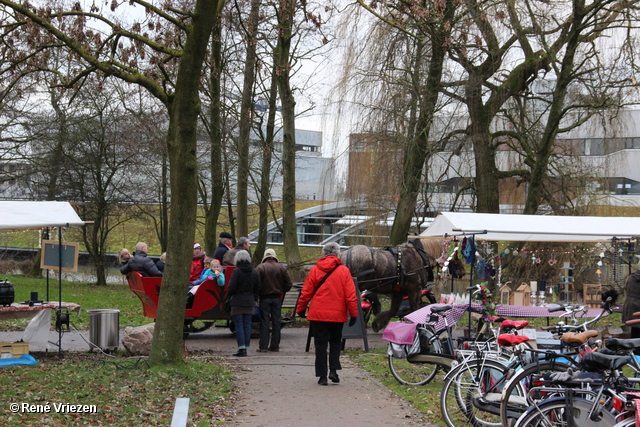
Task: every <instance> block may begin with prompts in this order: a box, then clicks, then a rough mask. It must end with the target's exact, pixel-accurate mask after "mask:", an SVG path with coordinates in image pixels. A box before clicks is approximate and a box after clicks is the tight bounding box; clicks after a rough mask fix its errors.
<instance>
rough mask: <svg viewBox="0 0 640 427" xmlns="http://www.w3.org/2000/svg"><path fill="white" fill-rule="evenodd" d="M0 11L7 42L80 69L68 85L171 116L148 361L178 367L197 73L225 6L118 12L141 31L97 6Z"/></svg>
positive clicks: (192, 196)
mask: <svg viewBox="0 0 640 427" xmlns="http://www.w3.org/2000/svg"><path fill="white" fill-rule="evenodd" d="M0 4H2V5H3V6H4V8H5V15H4V17H3V24H4V26H5V28H7V31H5V33H4V38H5V39H7V38H8V37H27V38H28V39H29V40H30V41H31V42H34V41H40V44H38V46H43V45H44V44H46V43H47V42H51V41H54V42H56V44H62V45H64V46H65V47H66V48H67V49H69V51H71V52H73V55H74V56H75V57H77V58H78V60H79V61H80V62H82V63H83V64H84V65H85V66H84V67H83V68H81V69H74V70H72V71H73V72H74V75H73V76H71V78H69V79H68V81H69V82H70V83H69V84H76V83H79V82H82V80H83V79H84V78H85V77H86V76H87V75H89V74H90V73H93V72H99V73H102V74H104V75H107V76H113V77H116V78H119V79H121V80H124V81H126V82H130V83H134V84H137V85H140V86H142V87H144V88H146V89H147V90H148V91H149V92H150V93H151V94H152V95H153V96H155V97H156V98H158V99H159V100H160V101H161V102H162V103H163V104H164V105H165V106H166V108H167V110H168V111H169V117H170V119H169V120H170V122H169V131H168V138H167V144H168V153H169V164H170V173H171V175H170V183H171V184H170V185H171V195H172V196H171V197H172V201H171V218H170V222H169V239H168V240H169V243H168V247H167V252H168V253H171V256H170V257H169V258H168V261H167V268H166V271H165V277H164V280H163V292H162V295H161V296H160V301H159V307H158V313H159V314H158V318H157V319H156V328H155V334H154V340H153V346H152V350H151V357H150V361H151V363H152V364H164V363H176V362H179V361H181V360H182V351H181V346H180V342H181V337H182V328H183V318H184V295H185V293H186V291H187V283H188V280H187V277H188V274H189V265H190V261H191V255H192V244H193V237H194V234H195V222H196V210H197V166H196V125H197V119H198V113H199V109H200V102H199V87H200V78H201V69H202V63H203V61H204V59H205V56H206V49H207V46H208V42H209V39H210V36H211V32H212V29H213V26H214V23H215V22H216V20H217V18H218V14H219V12H220V10H221V9H222V6H223V5H224V1H223V0H196V2H195V3H193V4H190V5H186V9H185V10H179V9H178V8H175V7H170V8H167V9H163V8H159V7H156V6H154V5H152V4H149V3H147V2H143V1H138V0H133V1H132V2H129V3H128V4H127V5H120V7H135V5H138V6H140V7H142V9H143V10H144V11H145V12H146V13H147V14H148V15H147V16H148V21H147V22H146V23H145V24H144V26H143V25H142V23H141V22H140V21H138V20H136V19H132V21H133V22H132V23H131V25H128V23H127V22H116V21H112V20H110V19H109V18H108V17H107V16H106V14H104V13H103V14H100V13H99V12H100V10H99V9H98V8H97V7H96V6H95V5H92V6H91V10H90V11H89V12H85V11H83V10H81V8H80V5H79V4H76V5H74V6H73V7H72V8H71V9H69V10H65V9H64V5H62V4H57V5H55V6H56V7H53V8H51V9H46V8H43V9H37V8H35V7H31V6H29V5H26V4H24V5H23V4H18V3H15V2H13V1H10V0H2V1H1V2H0ZM113 6H114V7H117V6H118V5H116V4H113ZM174 6H177V5H174ZM11 11H13V12H14V13H10V12H11ZM129 16H132V15H129ZM93 20H95V21H98V22H100V27H99V28H105V27H106V28H108V29H109V31H110V33H107V34H101V33H100V32H99V29H98V27H96V28H90V27H88V25H87V23H88V22H91V21H93ZM154 30H155V31H157V32H155V33H154ZM174 70H175V73H174ZM174 76H175V79H174V78H173V77H174Z"/></svg>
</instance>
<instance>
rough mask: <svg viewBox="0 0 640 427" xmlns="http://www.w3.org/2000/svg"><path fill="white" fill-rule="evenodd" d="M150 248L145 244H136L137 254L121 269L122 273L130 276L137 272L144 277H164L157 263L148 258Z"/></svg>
mask: <svg viewBox="0 0 640 427" xmlns="http://www.w3.org/2000/svg"><path fill="white" fill-rule="evenodd" d="M147 252H149V247H148V246H147V244H146V243H144V242H138V243H137V244H136V253H135V255H134V256H133V258H131V259H129V262H128V263H126V264H125V265H123V266H122V267H120V273H122V274H129V273H131V272H132V271H137V272H139V273H140V274H142V276H143V277H162V272H161V271H160V270H158V267H156V263H155V262H153V260H152V259H151V258H147Z"/></svg>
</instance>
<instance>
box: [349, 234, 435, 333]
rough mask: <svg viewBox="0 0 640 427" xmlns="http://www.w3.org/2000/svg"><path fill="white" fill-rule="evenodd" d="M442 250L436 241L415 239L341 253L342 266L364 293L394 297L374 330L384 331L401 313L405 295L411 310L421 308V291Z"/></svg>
mask: <svg viewBox="0 0 640 427" xmlns="http://www.w3.org/2000/svg"><path fill="white" fill-rule="evenodd" d="M441 251H442V246H441V244H440V242H439V241H437V240H429V239H422V240H420V239H412V240H410V243H406V244H403V245H400V246H395V247H391V248H385V249H372V248H370V247H368V246H364V245H356V246H352V247H351V248H349V249H347V250H346V251H343V252H342V253H341V254H340V260H341V261H342V263H343V264H344V265H346V266H347V267H349V270H351V274H352V275H353V276H354V277H356V278H357V279H358V286H359V287H360V290H361V291H362V290H365V289H368V290H371V291H375V292H378V293H381V294H389V295H391V308H390V309H389V310H384V311H382V312H381V313H379V314H378V315H377V316H376V317H375V319H374V320H373V323H372V325H371V327H372V329H373V330H374V331H376V332H377V331H379V330H380V329H382V328H384V327H385V326H386V325H387V323H389V320H391V318H392V317H394V316H395V315H396V314H397V313H398V309H399V308H400V304H401V303H402V299H403V297H404V296H408V297H409V305H410V309H411V311H415V310H417V309H418V308H419V303H420V296H421V292H422V289H423V288H424V287H425V285H426V284H427V283H429V282H431V281H433V268H434V267H435V265H436V259H437V257H439V256H440V254H441ZM421 253H422V254H421Z"/></svg>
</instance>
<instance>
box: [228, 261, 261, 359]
mask: <svg viewBox="0 0 640 427" xmlns="http://www.w3.org/2000/svg"><path fill="white" fill-rule="evenodd" d="M235 262H236V268H235V269H234V270H233V273H231V280H230V281H229V289H227V299H228V300H229V302H230V305H231V318H232V319H233V323H234V324H235V327H236V341H237V342H238V351H237V352H236V353H233V355H234V356H237V357H244V356H246V355H247V350H249V345H250V343H251V321H252V318H253V310H254V307H256V306H257V303H258V297H259V295H260V276H258V272H257V271H256V270H255V269H254V268H253V265H251V257H250V256H249V252H247V251H245V250H240V251H238V252H237V253H236V258H235Z"/></svg>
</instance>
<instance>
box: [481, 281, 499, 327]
mask: <svg viewBox="0 0 640 427" xmlns="http://www.w3.org/2000/svg"><path fill="white" fill-rule="evenodd" d="M476 297H477V299H479V300H480V301H481V303H482V320H484V321H485V322H493V321H494V320H496V318H497V316H496V304H495V303H494V302H493V293H491V291H490V290H489V288H487V282H483V283H480V291H479V292H478V293H477V294H476Z"/></svg>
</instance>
